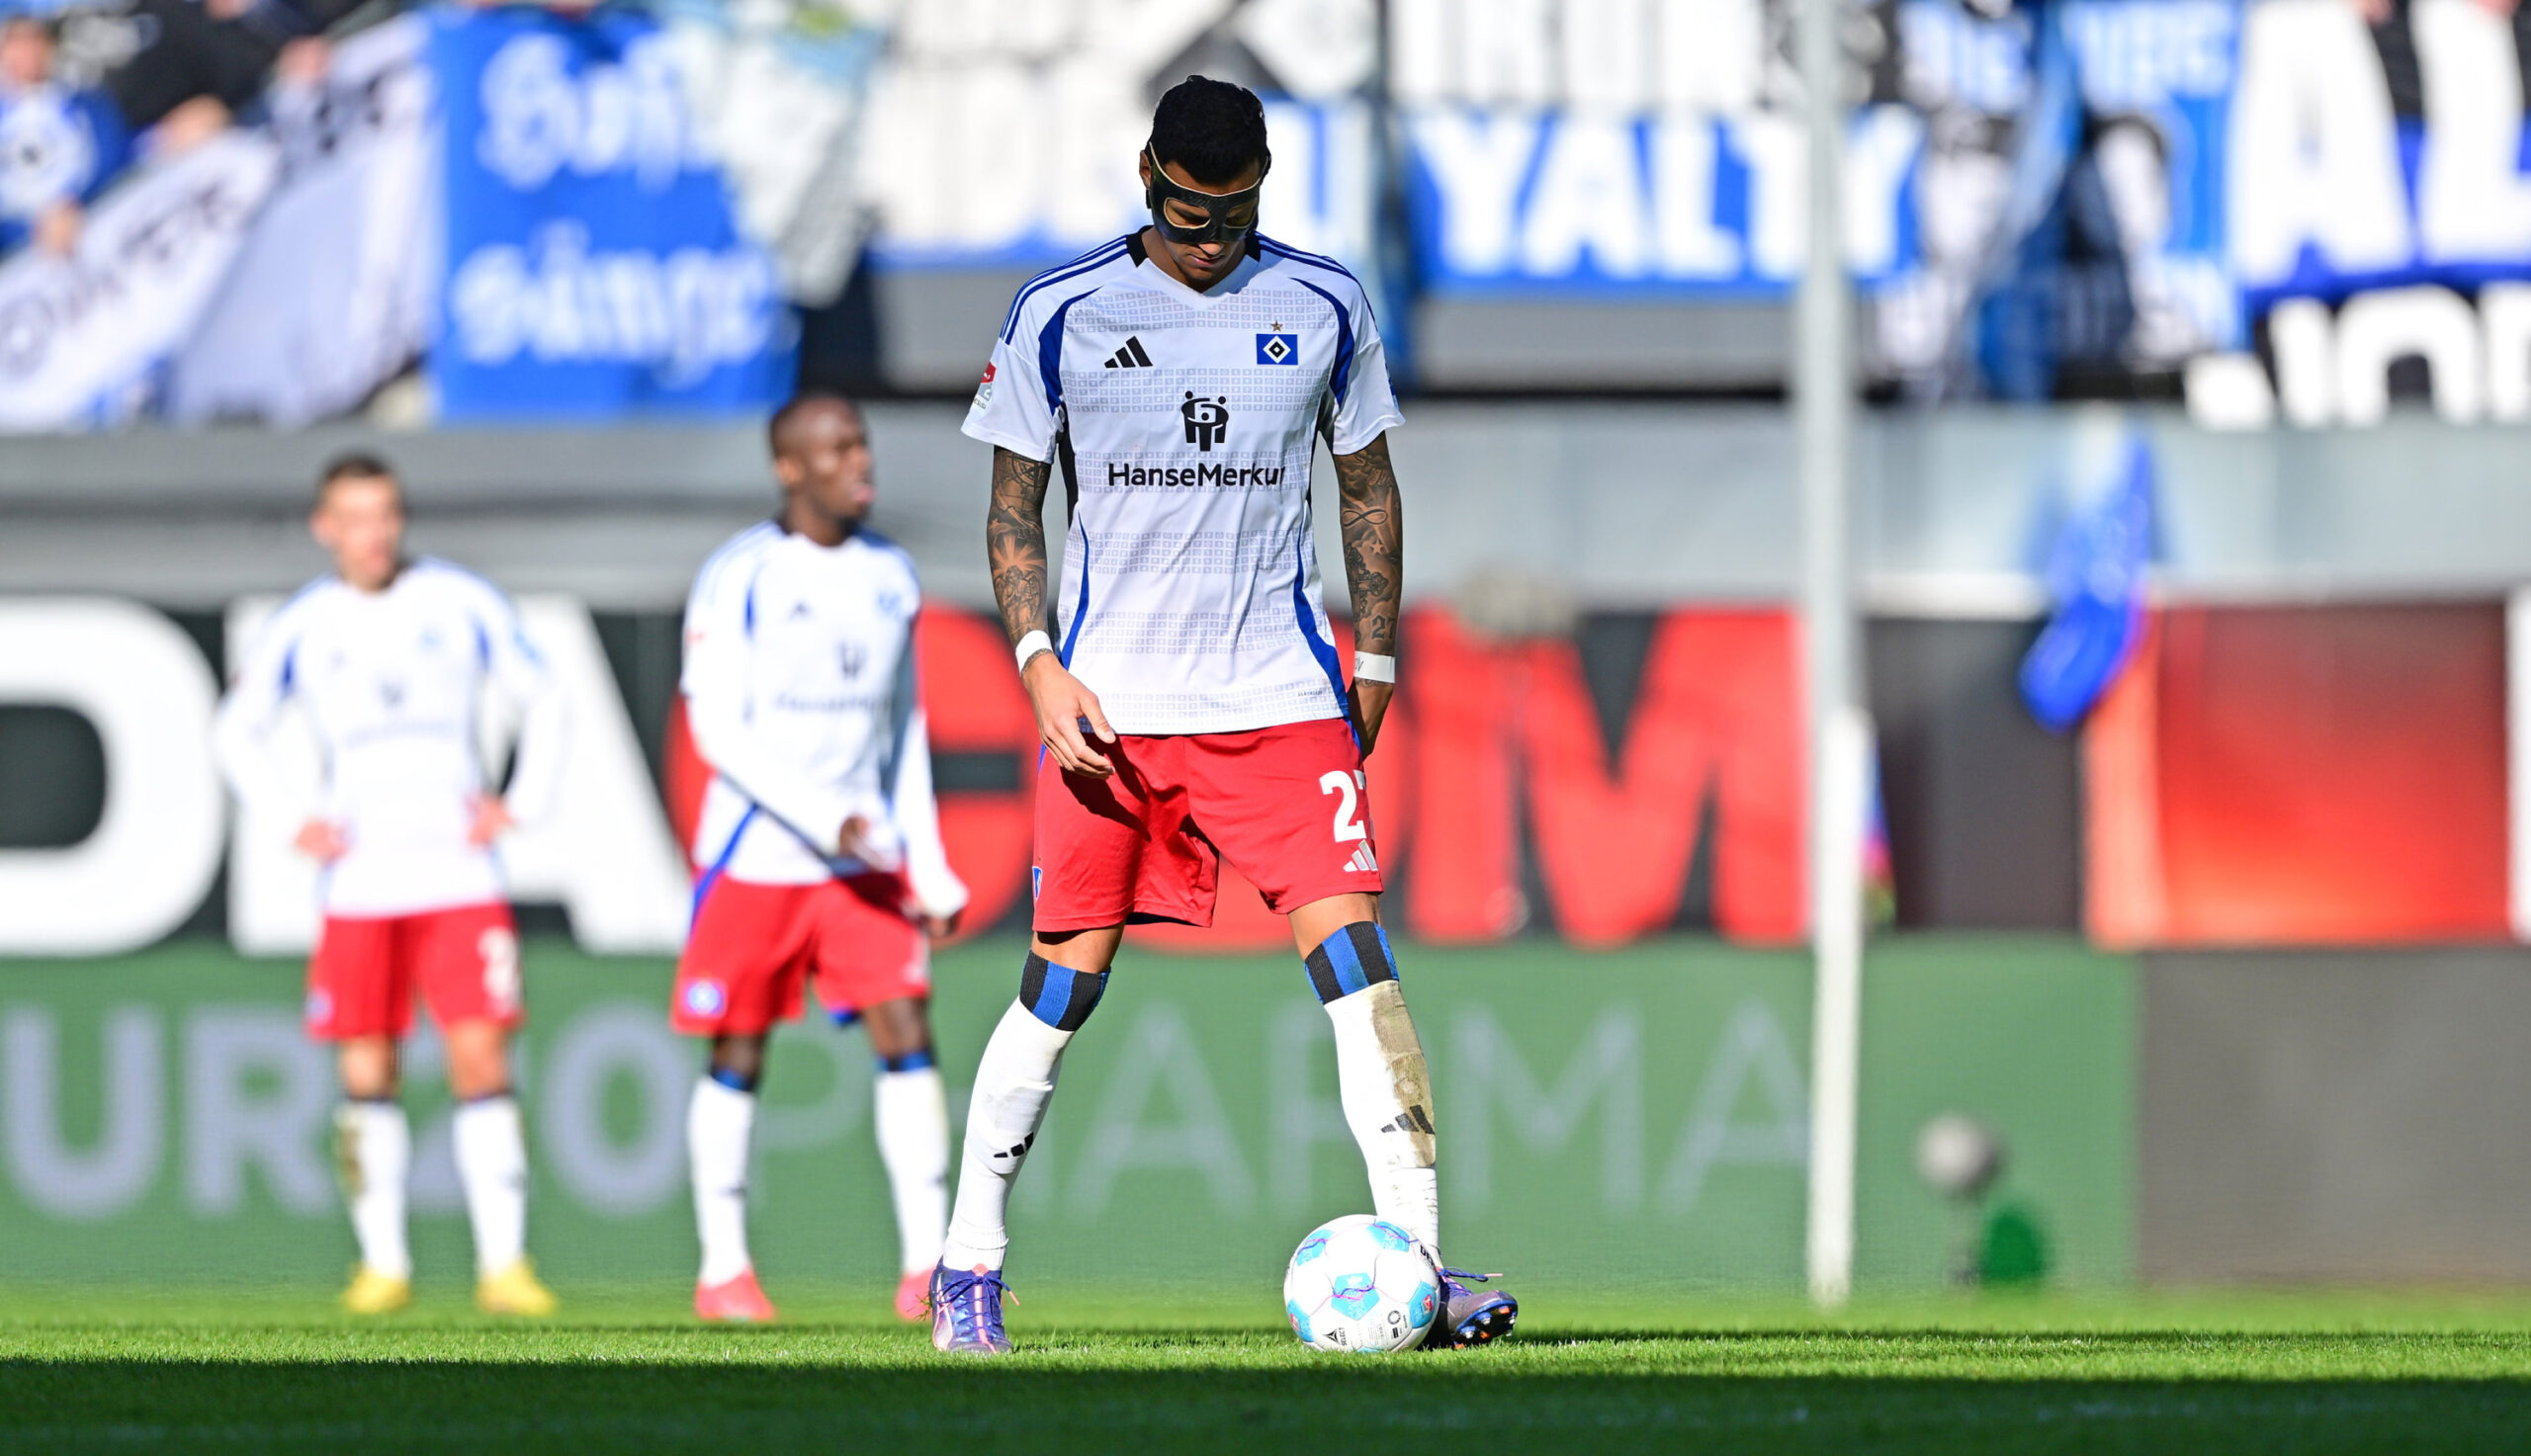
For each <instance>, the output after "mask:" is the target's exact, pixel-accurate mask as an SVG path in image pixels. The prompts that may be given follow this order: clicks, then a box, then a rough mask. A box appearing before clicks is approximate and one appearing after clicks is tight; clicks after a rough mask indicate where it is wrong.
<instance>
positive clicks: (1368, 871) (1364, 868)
mask: <svg viewBox="0 0 2531 1456" xmlns="http://www.w3.org/2000/svg"><path fill="white" fill-rule="evenodd" d="M1345 868H1346V869H1348V870H1353V871H1354V872H1356V873H1359V874H1364V875H1376V874H1378V873H1379V872H1380V862H1379V861H1378V860H1375V859H1373V858H1371V847H1370V846H1369V845H1367V844H1364V845H1361V846H1358V847H1357V848H1355V849H1354V851H1353V858H1352V859H1349V860H1347V861H1346V862H1345Z"/></svg>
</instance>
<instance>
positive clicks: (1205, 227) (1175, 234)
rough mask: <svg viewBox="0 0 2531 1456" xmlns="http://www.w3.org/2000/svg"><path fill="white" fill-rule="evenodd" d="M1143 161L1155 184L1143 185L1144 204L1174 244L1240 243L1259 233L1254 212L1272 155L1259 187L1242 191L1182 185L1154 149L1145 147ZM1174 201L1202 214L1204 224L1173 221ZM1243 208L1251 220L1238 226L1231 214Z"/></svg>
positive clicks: (1263, 186) (1154, 224) (1262, 174)
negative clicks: (1170, 208) (1165, 168)
mask: <svg viewBox="0 0 2531 1456" xmlns="http://www.w3.org/2000/svg"><path fill="white" fill-rule="evenodd" d="M1143 161H1144V162H1145V163H1146V164H1147V165H1149V166H1150V168H1151V181H1149V182H1148V183H1145V184H1144V186H1143V205H1144V206H1145V207H1148V208H1149V209H1151V221H1152V225H1153V226H1154V227H1157V228H1159V229H1160V232H1161V235H1162V236H1163V237H1166V238H1168V239H1169V240H1170V241H1171V242H1175V243H1208V242H1220V241H1222V240H1224V239H1228V240H1230V241H1232V242H1237V241H1239V240H1240V239H1242V238H1244V237H1245V236H1246V235H1247V234H1248V233H1250V232H1253V231H1255V230H1256V227H1257V222H1256V220H1255V219H1256V214H1255V212H1254V209H1255V208H1256V206H1257V198H1258V194H1259V192H1260V191H1262V190H1263V189H1264V188H1265V172H1266V171H1267V170H1270V169H1271V168H1272V167H1273V165H1274V159H1273V158H1272V157H1271V156H1270V155H1269V156H1267V157H1266V158H1265V164H1264V166H1263V167H1261V168H1260V169H1259V171H1258V173H1257V183H1256V185H1255V186H1253V187H1247V188H1243V189H1241V190H1240V191H1238V192H1201V191H1198V190H1196V189H1195V188H1192V187H1186V186H1183V185H1181V184H1180V183H1178V181H1177V180H1176V179H1175V178H1172V177H1171V176H1170V175H1169V174H1168V173H1167V172H1164V171H1162V170H1161V166H1160V160H1159V159H1158V158H1157V157H1154V156H1153V155H1152V153H1151V148H1150V147H1148V146H1146V147H1144V148H1143ZM1173 202H1175V203H1180V204H1183V205H1184V206H1186V207H1189V208H1193V209H1195V210H1196V211H1198V212H1200V213H1202V214H1204V220H1203V222H1202V223H1201V224H1200V225H1198V226H1194V227H1181V226H1179V225H1178V224H1177V223H1175V222H1172V221H1170V220H1169V214H1168V213H1167V211H1166V209H1165V205H1166V204H1169V203H1173ZM1242 206H1245V207H1247V208H1249V209H1251V212H1250V214H1249V215H1250V220H1249V221H1247V222H1246V223H1243V224H1240V225H1237V226H1234V225H1232V223H1231V222H1230V220H1229V219H1230V214H1232V213H1234V212H1237V211H1238V210H1239V209H1240V208H1241V207H1242Z"/></svg>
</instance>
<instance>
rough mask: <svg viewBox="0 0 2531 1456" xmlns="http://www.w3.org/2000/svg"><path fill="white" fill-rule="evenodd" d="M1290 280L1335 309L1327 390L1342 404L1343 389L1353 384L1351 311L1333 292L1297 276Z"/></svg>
mask: <svg viewBox="0 0 2531 1456" xmlns="http://www.w3.org/2000/svg"><path fill="white" fill-rule="evenodd" d="M1292 282H1294V283H1297V284H1299V285H1300V286H1301V287H1302V288H1305V289H1307V290H1309V291H1310V292H1311V293H1313V294H1316V295H1318V296H1319V297H1320V298H1322V299H1325V300H1327V306H1328V307H1330V308H1333V309H1335V310H1336V368H1335V369H1334V370H1332V371H1330V372H1329V374H1328V376H1327V391H1328V392H1329V393H1331V394H1333V395H1335V396H1336V402H1337V403H1338V404H1339V405H1342V404H1343V403H1344V402H1345V391H1346V390H1348V389H1350V388H1352V387H1353V312H1352V311H1351V310H1349V309H1348V308H1347V307H1346V306H1345V305H1344V304H1342V303H1339V302H1337V301H1336V296H1335V295H1334V294H1331V293H1329V292H1328V291H1327V290H1325V289H1323V288H1320V287H1319V286H1318V285H1317V284H1314V283H1311V282H1308V281H1307V280H1305V279H1298V278H1295V279H1293V280H1292Z"/></svg>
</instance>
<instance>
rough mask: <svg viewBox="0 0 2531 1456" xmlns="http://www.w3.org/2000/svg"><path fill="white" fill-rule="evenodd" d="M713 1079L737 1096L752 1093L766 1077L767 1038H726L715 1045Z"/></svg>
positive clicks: (720, 1038) (713, 1044) (722, 1038)
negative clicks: (765, 1052) (737, 1093)
mask: <svg viewBox="0 0 2531 1456" xmlns="http://www.w3.org/2000/svg"><path fill="white" fill-rule="evenodd" d="M709 1075H710V1076H711V1078H712V1079H713V1080H714V1081H716V1082H719V1083H720V1084H721V1085H723V1086H725V1087H728V1088H729V1089H730V1090H732V1091H734V1092H752V1091H754V1090H755V1085H756V1083H757V1082H758V1081H760V1080H762V1079H763V1076H764V1038H762V1037H760V1036H725V1037H719V1038H716V1039H714V1041H713V1043H712V1068H711V1071H710V1073H709Z"/></svg>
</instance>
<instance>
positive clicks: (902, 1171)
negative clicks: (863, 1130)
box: [870, 1067, 949, 1273]
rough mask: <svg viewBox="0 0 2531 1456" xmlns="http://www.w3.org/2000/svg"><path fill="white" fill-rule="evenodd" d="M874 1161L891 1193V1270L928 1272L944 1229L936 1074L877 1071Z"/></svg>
mask: <svg viewBox="0 0 2531 1456" xmlns="http://www.w3.org/2000/svg"><path fill="white" fill-rule="evenodd" d="M870 1120H871V1121H872V1123H874V1124H875V1125H876V1126H877V1128H878V1133H879V1160H880V1161H881V1162H884V1163H886V1164H887V1165H888V1187H889V1189H890V1190H891V1191H892V1192H894V1193H895V1194H896V1201H897V1245H898V1248H899V1250H900V1253H899V1258H898V1261H897V1267H898V1268H900V1269H902V1270H905V1271H906V1272H908V1273H912V1272H914V1271H915V1270H916V1269H920V1270H924V1271H926V1272H927V1271H929V1270H930V1268H931V1266H932V1265H934V1264H936V1263H938V1262H940V1242H941V1231H942V1230H944V1229H946V1228H947V1227H948V1225H949V1098H948V1094H947V1093H946V1092H945V1091H944V1090H942V1088H941V1085H940V1069H939V1068H936V1067H925V1068H920V1069H918V1070H916V1071H882V1072H880V1073H879V1079H878V1081H877V1083H876V1084H875V1085H874V1086H873V1088H872V1090H871V1095H870Z"/></svg>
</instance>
